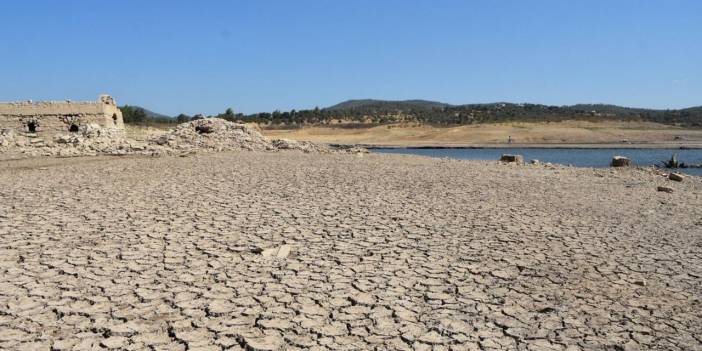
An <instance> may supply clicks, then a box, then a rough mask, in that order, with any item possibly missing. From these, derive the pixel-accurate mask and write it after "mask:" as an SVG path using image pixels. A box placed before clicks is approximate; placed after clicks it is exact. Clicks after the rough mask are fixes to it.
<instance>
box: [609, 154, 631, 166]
mask: <svg viewBox="0 0 702 351" xmlns="http://www.w3.org/2000/svg"><path fill="white" fill-rule="evenodd" d="M610 166H612V167H629V166H631V159H630V158H628V157H624V156H614V157H612V163H611V164H610Z"/></svg>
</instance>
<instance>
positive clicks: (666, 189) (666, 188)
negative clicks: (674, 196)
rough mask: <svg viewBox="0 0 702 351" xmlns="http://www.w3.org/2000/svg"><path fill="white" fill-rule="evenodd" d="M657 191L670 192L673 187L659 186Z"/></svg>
mask: <svg viewBox="0 0 702 351" xmlns="http://www.w3.org/2000/svg"><path fill="white" fill-rule="evenodd" d="M658 191H661V192H664V193H672V192H673V188H670V187H667V186H659V187H658Z"/></svg>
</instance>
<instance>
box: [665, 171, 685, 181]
mask: <svg viewBox="0 0 702 351" xmlns="http://www.w3.org/2000/svg"><path fill="white" fill-rule="evenodd" d="M668 179H670V180H674V181H676V182H682V181H683V180H684V179H685V177H684V176H683V175H682V174H680V173H671V174H668Z"/></svg>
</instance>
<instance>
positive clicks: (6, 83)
mask: <svg viewBox="0 0 702 351" xmlns="http://www.w3.org/2000/svg"><path fill="white" fill-rule="evenodd" d="M102 93H108V94H111V95H112V96H114V97H115V98H116V99H117V102H118V103H119V104H130V105H139V106H143V107H145V108H148V109H150V110H153V111H155V112H159V113H164V114H169V115H176V114H179V113H186V114H190V115H192V114H196V113H204V114H216V113H219V112H223V111H224V110H225V109H226V108H229V107H231V108H233V109H234V111H236V112H243V113H254V112H261V111H273V110H276V109H278V110H290V109H298V110H299V109H306V108H314V107H315V106H319V107H320V108H321V107H325V106H329V105H333V104H335V103H338V102H341V101H344V100H347V99H362V98H374V99H393V100H396V99H397V100H401V99H427V100H436V101H441V102H447V103H453V104H463V103H481V102H503V101H506V102H515V103H519V102H530V103H543V104H550V105H568V104H575V103H612V104H618V105H626V106H636V107H650V108H681V107H690V106H699V105H702V1H700V0H638V1H636V0H572V1H571V0H569V1H566V0H529V1H526V0H512V1H509V0H474V1H471V0H463V1H461V0H456V1H452V0H431V1H430V0H426V1H420V0H416V1H413V0H404V1H399V0H353V1H351V0H349V1H334V0H295V1H292V0H289V1H282V0H279V1H274V0H249V1H246V0H240V1H236V0H231V1H229V0H222V1H215V0H211V1H207V0H203V1H186V0H167V1H166V0H150V1H142V0H122V1H111V2H97V1H89V0H83V1H80V0H62V1H54V0H44V1H37V0H5V1H1V2H0V101H13V100H28V99H32V100H35V101H36V100H64V99H71V100H94V99H97V96H98V95H99V94H102Z"/></svg>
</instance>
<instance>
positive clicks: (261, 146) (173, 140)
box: [148, 118, 275, 151]
mask: <svg viewBox="0 0 702 351" xmlns="http://www.w3.org/2000/svg"><path fill="white" fill-rule="evenodd" d="M148 142H149V144H154V145H159V146H164V147H168V148H170V149H174V150H183V151H190V150H193V149H198V150H211V151H224V150H250V151H267V150H274V149H275V148H274V147H273V146H272V145H271V143H270V142H269V141H268V140H267V139H266V138H265V137H264V136H263V135H262V134H261V133H259V132H258V131H257V130H255V129H254V128H252V127H249V126H247V125H245V124H239V123H233V122H229V121H226V120H223V119H220V118H206V119H198V120H194V121H190V122H187V123H182V124H179V125H178V126H176V127H175V128H173V129H172V130H171V131H169V132H167V133H165V134H162V135H157V136H154V137H152V138H150V139H149V140H148Z"/></svg>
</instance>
